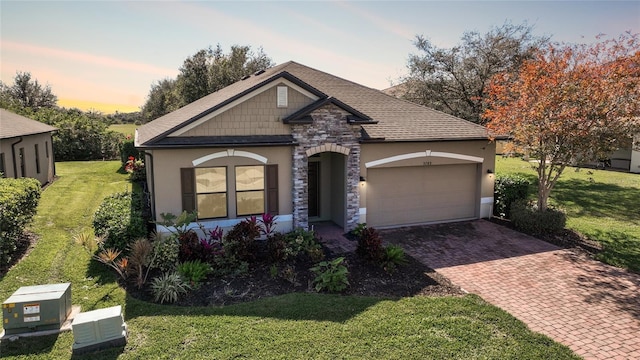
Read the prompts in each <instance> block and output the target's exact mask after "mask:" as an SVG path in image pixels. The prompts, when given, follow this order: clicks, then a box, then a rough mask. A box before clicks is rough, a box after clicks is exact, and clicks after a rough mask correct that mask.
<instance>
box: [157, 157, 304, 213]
mask: <svg viewBox="0 0 640 360" xmlns="http://www.w3.org/2000/svg"><path fill="white" fill-rule="evenodd" d="M234 150H236V151H247V152H251V153H255V154H258V155H260V156H264V157H266V158H267V164H278V203H279V207H280V211H279V212H280V214H291V212H292V209H291V204H292V201H291V158H292V153H291V151H292V150H291V147H285V146H280V147H265V148H257V147H256V148H252V147H249V148H234ZM221 151H227V149H226V148H208V149H182V150H153V151H150V153H151V154H152V155H153V165H152V167H151V169H150V170H151V171H152V172H153V175H155V176H154V183H153V186H154V188H155V199H154V203H155V206H154V208H155V214H156V216H157V217H159V215H160V214H161V213H173V214H179V213H181V212H182V193H181V186H180V169H181V168H191V167H193V164H192V161H193V160H195V159H198V158H201V157H203V156H206V155H210V154H213V153H218V152H221ZM261 164H262V163H261V162H259V161H257V160H254V159H250V158H246V157H238V156H233V157H222V158H218V159H214V160H209V161H207V162H205V163H203V164H200V165H198V167H211V166H227V173H228V174H229V173H230V172H232V171H233V169H234V167H235V166H237V165H261ZM227 191H229V192H231V191H233V188H228V189H227ZM233 199H234V198H229V204H228V206H229V207H228V214H229V218H235V213H236V212H235V202H234V201H231V200H233ZM242 218H244V216H243V217H242Z"/></svg>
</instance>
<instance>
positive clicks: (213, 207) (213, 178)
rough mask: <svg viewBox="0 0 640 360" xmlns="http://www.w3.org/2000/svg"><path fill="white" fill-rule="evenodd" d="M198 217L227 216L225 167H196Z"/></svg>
mask: <svg viewBox="0 0 640 360" xmlns="http://www.w3.org/2000/svg"><path fill="white" fill-rule="evenodd" d="M195 170H196V171H195V175H196V200H197V204H198V218H200V219H208V218H220V217H226V216H227V168H226V167H211V168H196V169H195Z"/></svg>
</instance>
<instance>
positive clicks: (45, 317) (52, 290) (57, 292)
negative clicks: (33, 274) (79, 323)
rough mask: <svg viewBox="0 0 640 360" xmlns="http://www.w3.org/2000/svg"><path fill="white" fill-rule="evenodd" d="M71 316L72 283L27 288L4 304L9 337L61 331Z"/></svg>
mask: <svg viewBox="0 0 640 360" xmlns="http://www.w3.org/2000/svg"><path fill="white" fill-rule="evenodd" d="M70 313H71V283H64V284H49V285H36V286H23V287H21V288H20V289H18V290H17V291H16V292H14V293H13V295H11V296H10V297H9V298H8V299H7V300H6V301H5V302H4V303H2V327H3V328H4V330H5V334H6V335H13V334H22V333H27V332H32V331H39V330H57V329H60V327H61V326H62V324H63V323H64V322H65V320H66V319H67V316H69V314H70Z"/></svg>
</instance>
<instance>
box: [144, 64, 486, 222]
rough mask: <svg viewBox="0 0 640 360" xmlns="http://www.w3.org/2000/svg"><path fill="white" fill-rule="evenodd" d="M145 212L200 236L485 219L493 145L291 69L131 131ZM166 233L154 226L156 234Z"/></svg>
mask: <svg viewBox="0 0 640 360" xmlns="http://www.w3.org/2000/svg"><path fill="white" fill-rule="evenodd" d="M135 144H136V146H137V147H138V148H139V150H141V151H144V154H145V160H146V169H147V177H148V185H149V189H150V193H151V204H152V213H153V216H154V217H155V218H156V219H158V218H159V215H160V214H161V213H173V214H179V213H180V212H182V211H183V210H187V211H192V210H197V213H198V217H199V221H200V222H201V223H202V224H204V225H205V226H206V227H207V228H213V227H215V226H221V227H223V228H229V227H231V226H233V225H234V224H236V223H238V222H239V221H241V220H242V219H244V218H246V217H248V216H250V215H254V214H261V213H264V212H268V213H273V214H277V215H278V221H277V222H278V230H280V231H286V230H289V229H291V228H295V227H304V228H307V227H308V226H309V224H310V223H312V222H315V221H332V222H334V223H335V224H337V225H339V226H340V227H343V228H344V229H345V231H348V230H351V229H353V228H354V227H355V226H356V225H357V224H358V223H362V222H366V223H367V225H369V226H375V227H395V226H402V225H413V224H425V223H438V222H449V221H459V220H467V219H477V218H481V217H489V216H490V214H491V210H492V204H493V182H494V179H493V171H494V162H495V144H494V143H493V142H490V141H489V140H488V137H487V131H486V129H485V128H484V127H482V126H479V125H476V124H473V123H471V122H468V121H465V120H463V119H460V118H456V117H454V116H451V115H447V114H445V113H442V112H439V111H435V110H432V109H429V108H426V107H423V106H420V105H416V104H413V103H410V102H407V101H404V100H401V99H397V98H395V97H393V96H389V95H387V94H385V93H383V92H381V91H378V90H375V89H371V88H368V87H365V86H362V85H359V84H356V83H354V82H351V81H348V80H345V79H342V78H339V77H336V76H333V75H331V74H328V73H325V72H322V71H319V70H316V69H312V68H310V67H307V66H304V65H301V64H298V63H295V62H287V63H284V64H281V65H278V66H275V67H272V68H270V69H267V70H266V71H260V72H258V73H256V74H254V75H252V76H250V77H246V78H244V79H243V80H241V81H238V82H236V83H234V84H232V85H230V86H228V87H226V88H223V89H221V90H219V91H217V92H215V93H212V94H210V95H207V96H205V97H203V98H201V99H199V100H197V101H195V102H193V103H191V104H188V105H186V106H184V107H182V108H180V109H178V110H176V111H174V112H172V113H169V114H167V115H164V116H162V117H160V118H158V119H156V120H154V121H152V122H150V123H147V124H145V125H143V126H142V127H140V128H138V129H137V130H136V135H135ZM164 230H166V229H163V228H159V231H164Z"/></svg>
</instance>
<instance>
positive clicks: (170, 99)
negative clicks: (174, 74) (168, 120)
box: [142, 79, 180, 121]
mask: <svg viewBox="0 0 640 360" xmlns="http://www.w3.org/2000/svg"><path fill="white" fill-rule="evenodd" d="M179 104H180V100H179V96H178V93H177V91H176V80H174V79H163V80H160V81H158V82H157V83H155V84H152V85H151V90H150V91H149V95H148V97H147V102H145V104H144V105H143V106H142V117H143V118H144V119H145V120H147V121H148V120H153V119H156V118H159V117H160V116H162V115H164V114H167V113H169V112H171V111H173V110H175V109H177V108H178V107H180V105H179Z"/></svg>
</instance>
